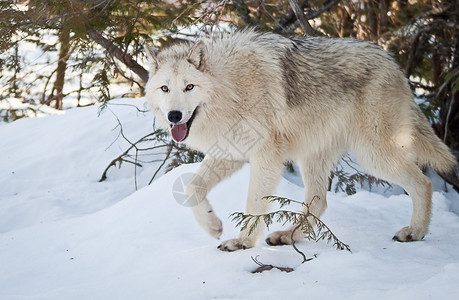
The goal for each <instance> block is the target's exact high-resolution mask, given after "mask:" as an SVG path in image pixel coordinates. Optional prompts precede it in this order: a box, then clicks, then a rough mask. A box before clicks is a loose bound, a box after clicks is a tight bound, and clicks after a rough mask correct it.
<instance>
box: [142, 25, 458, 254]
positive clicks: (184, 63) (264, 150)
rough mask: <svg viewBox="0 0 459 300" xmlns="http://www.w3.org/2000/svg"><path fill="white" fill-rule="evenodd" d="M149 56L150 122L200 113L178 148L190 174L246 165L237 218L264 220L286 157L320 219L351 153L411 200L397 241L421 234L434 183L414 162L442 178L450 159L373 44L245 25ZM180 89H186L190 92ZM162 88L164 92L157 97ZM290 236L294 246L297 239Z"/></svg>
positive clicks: (199, 214)
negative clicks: (198, 156)
mask: <svg viewBox="0 0 459 300" xmlns="http://www.w3.org/2000/svg"><path fill="white" fill-rule="evenodd" d="M146 50H147V51H146V52H147V54H148V56H149V64H150V79H149V81H148V83H147V86H146V95H147V99H148V103H149V105H150V106H151V108H152V110H153V111H154V113H155V114H156V117H157V120H160V121H161V122H162V124H163V125H164V127H165V128H169V127H170V124H169V122H168V121H167V114H168V112H169V111H171V110H179V111H181V112H182V114H183V122H186V121H188V120H189V118H190V117H191V115H192V113H193V112H194V111H195V109H196V108H197V113H196V116H195V119H194V121H193V123H192V125H191V127H190V128H189V134H188V137H187V138H186V139H185V141H184V143H185V144H186V145H187V146H189V147H190V148H192V149H195V150H199V151H201V152H203V153H205V154H206V156H205V159H204V161H203V163H202V165H201V167H200V169H199V170H198V172H197V174H196V176H198V177H200V178H202V179H203V180H204V182H205V183H206V185H207V190H210V189H211V188H212V187H213V186H215V185H216V184H217V183H218V182H219V181H220V180H222V179H223V178H225V177H227V176H229V175H231V174H232V173H233V172H234V171H236V170H237V169H239V168H240V167H241V166H242V164H243V162H247V161H249V162H250V164H251V174H250V184H249V191H248V195H247V206H246V213H249V214H264V213H266V212H267V210H268V208H269V203H268V202H267V201H265V200H264V199H263V197H264V196H268V195H272V194H273V193H274V192H275V188H276V185H277V182H278V180H279V178H280V176H281V172H282V168H283V162H285V161H287V160H293V161H295V162H297V164H298V165H299V167H300V170H301V173H302V176H303V180H304V185H305V189H306V193H305V199H304V201H305V202H306V203H310V204H311V207H310V209H311V212H312V213H314V214H315V215H317V216H320V215H321V214H322V213H323V212H324V211H325V209H326V207H327V202H326V187H327V180H328V176H329V173H330V171H331V170H332V168H333V166H334V164H335V163H336V161H337V160H338V159H339V158H340V157H341V155H342V154H343V153H344V152H345V151H347V150H351V151H352V152H353V153H355V155H356V156H357V158H358V161H359V163H360V164H361V165H362V166H363V167H365V168H366V169H367V170H368V172H371V173H372V174H374V175H376V176H379V177H381V178H383V179H386V180H389V181H391V182H393V183H396V184H399V185H401V186H402V187H403V188H404V189H405V190H406V191H407V193H408V194H409V195H410V196H411V198H412V200H413V215H412V219H411V223H410V225H409V226H407V227H404V228H402V229H401V230H400V231H398V232H397V233H396V235H395V238H396V239H397V240H399V241H411V240H420V239H422V238H423V237H424V236H425V235H426V233H427V231H428V226H429V222H430V213H431V195H432V185H431V183H430V180H429V179H428V178H427V177H426V176H425V175H423V173H422V172H421V170H420V168H419V166H431V167H433V168H434V169H436V170H439V171H442V172H448V171H449V170H450V169H451V168H452V167H453V166H454V165H455V160H454V158H453V156H452V155H451V154H450V153H449V150H448V149H447V147H446V146H445V145H444V144H443V143H441V141H440V140H439V139H438V138H437V137H436V136H435V134H434V132H433V131H432V129H431V128H430V125H429V123H428V122H427V120H426V119H425V117H424V116H423V115H422V113H421V111H420V110H419V108H418V107H417V106H416V104H415V103H414V101H413V99H412V95H411V91H410V89H409V87H408V84H407V80H406V78H405V77H404V75H403V73H402V72H401V71H400V70H399V68H398V66H397V65H396V63H395V62H394V61H393V60H392V58H391V57H390V55H389V54H387V53H386V52H384V51H383V50H382V49H380V48H379V47H377V46H375V45H373V44H371V43H367V42H362V41H356V40H350V39H327V38H304V39H289V38H285V37H282V36H280V35H275V34H268V33H264V34H262V33H257V32H255V31H253V30H244V31H239V32H236V33H232V34H227V35H223V36H221V37H218V38H214V39H202V40H200V41H198V42H196V43H182V44H177V45H174V46H171V47H170V48H167V49H164V50H162V51H161V52H159V54H158V55H156V54H155V53H154V52H153V51H152V50H151V49H150V48H148V47H147V49H146ZM188 84H193V85H194V88H193V89H192V90H190V91H186V90H185V87H186V86H187V85H188ZM163 85H166V86H167V87H168V88H169V92H167V93H165V92H163V91H162V90H161V86H163ZM186 193H187V194H188V195H192V194H196V193H197V194H198V195H199V199H200V202H199V205H197V206H195V207H193V212H194V215H195V217H196V219H197V221H198V222H199V224H201V226H203V227H204V229H206V230H207V231H208V232H209V233H210V234H211V235H212V236H214V237H219V236H220V235H221V232H222V225H221V222H220V220H219V219H218V218H217V217H216V215H215V213H214V212H213V210H212V207H211V205H210V204H209V202H208V200H207V197H206V192H205V191H204V192H203V191H196V190H195V189H194V186H192V185H189V186H188V187H187V189H186ZM315 196H316V197H315ZM314 197H315V198H316V200H314V201H312V203H311V200H312V199H313V198H314ZM262 233H263V226H259V227H258V229H257V230H256V232H254V233H253V234H251V235H248V232H247V231H241V233H240V235H239V237H238V238H235V239H232V240H229V241H225V242H223V243H222V244H221V245H220V246H219V248H220V249H222V250H227V251H233V250H237V249H243V248H250V247H253V246H255V245H256V243H257V242H258V240H259V239H260V237H261V235H262ZM291 233H292V229H289V230H287V231H280V232H275V233H273V234H271V235H270V236H269V237H268V239H267V242H268V243H269V244H273V245H279V244H289V243H291V242H292V240H291ZM295 233H296V234H295V236H294V239H295V240H299V239H301V238H302V234H301V233H298V232H295Z"/></svg>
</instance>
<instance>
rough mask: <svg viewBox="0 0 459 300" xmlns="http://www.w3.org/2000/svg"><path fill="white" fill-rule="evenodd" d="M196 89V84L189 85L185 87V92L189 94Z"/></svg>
mask: <svg viewBox="0 0 459 300" xmlns="http://www.w3.org/2000/svg"><path fill="white" fill-rule="evenodd" d="M193 88H194V84H191V83H190V84H188V85H187V86H186V87H185V91H186V92H188V91H191V90H192V89H193Z"/></svg>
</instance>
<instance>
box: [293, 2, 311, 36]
mask: <svg viewBox="0 0 459 300" xmlns="http://www.w3.org/2000/svg"><path fill="white" fill-rule="evenodd" d="M288 2H289V3H290V6H291V7H292V9H293V12H294V13H295V15H296V18H297V19H298V21H299V22H300V26H301V28H302V29H303V31H304V33H305V34H307V35H316V32H315V30H314V29H313V28H312V27H311V24H309V22H308V19H307V18H306V16H305V15H304V12H303V9H302V8H301V6H300V4H299V3H298V0H289V1H288Z"/></svg>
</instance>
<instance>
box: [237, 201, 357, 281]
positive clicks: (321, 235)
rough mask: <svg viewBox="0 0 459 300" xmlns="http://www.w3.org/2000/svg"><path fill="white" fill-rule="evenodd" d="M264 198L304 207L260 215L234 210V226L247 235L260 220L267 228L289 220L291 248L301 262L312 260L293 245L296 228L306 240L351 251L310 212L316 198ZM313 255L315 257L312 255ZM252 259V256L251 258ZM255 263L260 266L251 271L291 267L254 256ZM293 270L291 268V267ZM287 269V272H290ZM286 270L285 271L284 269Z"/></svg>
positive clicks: (258, 271) (282, 269) (257, 271)
mask: <svg viewBox="0 0 459 300" xmlns="http://www.w3.org/2000/svg"><path fill="white" fill-rule="evenodd" d="M265 199H267V200H269V201H271V202H274V201H277V202H279V203H280V208H282V207H284V206H286V205H289V204H291V203H297V204H300V205H302V206H304V207H305V208H306V209H305V210H304V211H303V212H294V211H288V210H281V209H280V210H277V211H274V212H271V213H267V214H262V215H248V214H247V215H246V214H244V213H240V212H236V213H233V214H232V215H231V217H232V218H233V219H232V220H233V221H237V223H236V227H238V226H240V227H241V230H248V231H249V235H250V234H252V233H253V231H254V230H255V229H256V227H257V226H258V225H259V224H260V222H261V221H263V222H264V223H265V225H266V227H267V228H269V226H270V225H272V224H273V222H274V220H275V221H276V222H278V223H282V225H285V224H286V223H288V222H290V223H292V224H293V225H294V226H295V225H296V227H295V228H294V230H293V231H292V234H291V238H292V247H293V249H294V250H295V251H296V252H297V253H298V254H300V255H301V257H302V258H303V261H302V262H301V263H302V264H303V263H305V262H307V261H310V260H312V258H307V257H306V255H305V254H304V253H303V252H302V251H300V250H299V249H298V247H297V246H296V245H295V241H294V239H293V235H294V234H295V231H296V230H301V231H303V233H304V234H305V235H306V236H305V238H306V239H308V240H312V241H316V242H318V241H321V240H325V241H327V243H330V242H332V243H333V246H334V247H336V249H337V250H347V251H349V252H352V251H351V248H350V247H349V245H347V244H345V243H343V242H342V241H341V240H340V239H338V237H337V236H336V235H335V234H334V233H333V232H332V231H331V229H330V228H329V227H328V226H327V225H326V224H325V223H324V222H323V221H322V220H320V219H319V218H318V217H317V216H315V215H314V214H312V213H311V212H310V210H309V207H310V205H311V203H312V201H314V200H315V199H316V197H314V198H313V199H312V200H311V202H310V203H308V204H306V203H303V202H299V201H295V200H291V199H288V198H282V197H277V196H268V197H265ZM314 223H315V224H316V225H315V227H316V229H314V226H313V225H312V224H314ZM314 257H317V256H316V255H314ZM252 259H253V258H252ZM253 260H254V262H255V263H256V264H258V265H259V266H260V267H259V268H257V269H256V270H255V271H253V272H252V273H260V272H263V271H267V270H271V269H273V268H275V269H279V270H281V271H286V270H287V269H289V270H290V269H291V268H285V267H277V266H273V265H265V264H262V263H260V262H259V261H258V260H257V259H256V258H255V259H253ZM291 271H293V269H291ZM291 271H288V272H291ZM286 272H287V271H286Z"/></svg>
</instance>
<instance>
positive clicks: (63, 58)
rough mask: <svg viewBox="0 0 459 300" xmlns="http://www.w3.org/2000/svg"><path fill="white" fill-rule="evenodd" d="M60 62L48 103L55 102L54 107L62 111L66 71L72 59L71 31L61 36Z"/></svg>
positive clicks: (64, 31)
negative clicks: (69, 60) (68, 62)
mask: <svg viewBox="0 0 459 300" xmlns="http://www.w3.org/2000/svg"><path fill="white" fill-rule="evenodd" d="M59 43H60V49H59V60H58V62H57V69H56V80H55V81H54V85H53V89H52V91H51V95H50V96H49V97H48V100H47V101H46V102H47V104H48V105H49V104H51V102H53V101H55V104H54V107H55V108H56V109H62V100H63V98H64V94H63V90H64V82H65V70H66V69H67V61H68V59H69V57H70V31H69V30H68V29H63V30H62V31H61V32H60V34H59ZM54 93H56V94H54Z"/></svg>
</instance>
